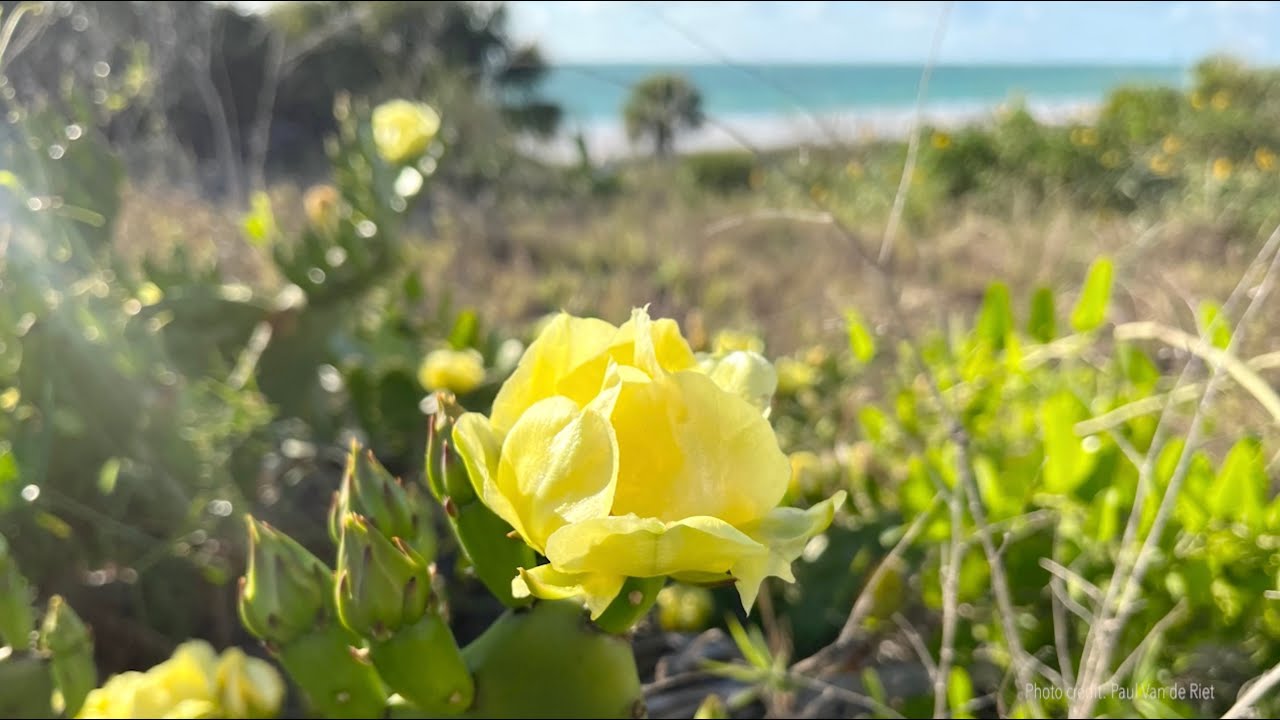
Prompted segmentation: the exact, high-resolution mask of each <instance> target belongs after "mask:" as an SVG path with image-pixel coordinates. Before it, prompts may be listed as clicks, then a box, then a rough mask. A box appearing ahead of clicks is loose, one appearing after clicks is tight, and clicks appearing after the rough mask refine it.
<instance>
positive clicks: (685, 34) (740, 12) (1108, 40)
mask: <svg viewBox="0 0 1280 720" xmlns="http://www.w3.org/2000/svg"><path fill="white" fill-rule="evenodd" d="M944 9H945V10H946V24H945V26H944V28H943V32H944V34H943V36H942V40H941V45H940V46H939V50H938V62H940V63H943V64H947V63H954V64H958V63H1070V62H1078V63H1115V64H1125V63H1134V64H1180V65H1181V64H1188V63H1191V62H1194V61H1196V60H1199V59H1201V58H1203V57H1205V56H1207V55H1209V54H1212V53H1215V52H1228V53H1230V54H1232V55H1235V56H1237V57H1240V58H1242V59H1245V60H1248V61H1251V62H1256V63H1273V64H1280V2H954V3H951V4H950V5H948V3H945V2H824V1H821V0H789V1H783V2H763V1H739V2H733V1H730V2H634V1H632V2H627V1H617V0H613V1H610V2H601V1H597V0H579V1H574V2H550V1H546V0H525V1H523V2H511V3H510V4H509V12H510V15H511V21H512V23H511V24H512V29H513V30H514V32H515V34H516V35H517V36H518V37H520V38H521V39H525V40H534V41H537V43H538V44H539V45H540V47H541V48H542V50H543V51H544V53H545V54H546V56H547V57H548V59H549V60H551V61H552V62H556V63H572V62H646V61H648V62H671V63H698V62H725V61H733V62H830V63H861V62H865V63H915V64H918V63H922V62H924V61H925V60H926V59H927V58H928V57H929V54H930V48H931V47H932V45H933V39H934V36H935V33H936V32H937V30H938V27H939V19H940V18H941V17H942V15H943V12H944Z"/></svg>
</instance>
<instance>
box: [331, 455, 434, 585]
mask: <svg viewBox="0 0 1280 720" xmlns="http://www.w3.org/2000/svg"><path fill="white" fill-rule="evenodd" d="M347 513H355V514H357V515H360V516H363V517H364V518H366V519H367V520H368V521H369V522H370V523H371V524H372V525H373V527H374V528H375V529H376V530H377V531H378V532H379V533H381V534H382V535H384V536H385V537H388V538H392V537H398V538H401V539H403V540H404V541H405V542H406V543H408V544H409V546H410V547H412V548H413V550H414V552H416V553H417V554H419V555H421V556H422V557H423V558H424V559H426V560H428V561H430V560H431V558H433V557H435V535H434V533H433V532H432V529H431V524H430V518H429V516H428V514H427V505H426V503H425V502H424V500H423V498H422V495H421V494H420V493H419V492H418V491H417V489H416V488H413V487H405V486H404V485H403V484H401V483H400V481H398V480H396V479H395V478H393V477H392V476H391V473H389V472H387V471H386V469H385V468H383V467H382V465H381V464H380V463H379V462H378V460H377V459H376V458H375V457H374V456H373V453H372V452H370V451H368V450H366V451H363V452H361V451H360V449H359V447H358V446H357V445H356V444H355V443H352V446H351V454H350V455H349V456H348V458H347V469H346V473H345V474H344V476H343V479H342V489H341V490H340V491H339V493H338V497H337V499H336V500H335V501H334V505H333V507H332V508H331V509H330V515H329V534H330V535H331V536H332V537H333V540H334V542H336V543H339V544H341V539H342V538H341V535H342V527H341V525H342V520H343V518H345V517H346V515H347Z"/></svg>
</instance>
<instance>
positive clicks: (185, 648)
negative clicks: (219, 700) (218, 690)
mask: <svg viewBox="0 0 1280 720" xmlns="http://www.w3.org/2000/svg"><path fill="white" fill-rule="evenodd" d="M217 667H218V656H217V653H215V652H214V650H213V647H212V646H211V645H209V643H207V642H205V641H203V640H189V641H187V642H185V643H183V644H181V645H179V646H178V649H176V650H174V651H173V656H172V657H170V658H169V659H168V660H165V661H164V662H162V663H160V664H159V665H156V666H155V667H153V668H151V669H150V670H148V671H147V673H146V674H147V680H148V683H147V684H148V685H149V686H150V688H149V689H151V690H152V691H153V698H154V699H155V701H156V702H157V703H158V704H160V705H167V706H168V707H172V706H173V705H176V704H177V703H179V702H181V701H183V700H200V701H204V702H210V703H211V702H214V700H215V695H214V682H213V675H214V672H215V670H216V669H217ZM160 712H162V713H163V711H160ZM147 714H150V713H147Z"/></svg>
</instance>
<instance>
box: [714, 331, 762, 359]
mask: <svg viewBox="0 0 1280 720" xmlns="http://www.w3.org/2000/svg"><path fill="white" fill-rule="evenodd" d="M737 350H749V351H751V352H757V353H762V352H764V340H761V339H760V338H759V337H757V336H755V335H752V334H751V333H745V332H738V331H737V330H721V331H720V332H718V333H716V337H715V339H714V340H712V341H711V352H712V354H714V355H724V354H726V353H731V352H734V351H737Z"/></svg>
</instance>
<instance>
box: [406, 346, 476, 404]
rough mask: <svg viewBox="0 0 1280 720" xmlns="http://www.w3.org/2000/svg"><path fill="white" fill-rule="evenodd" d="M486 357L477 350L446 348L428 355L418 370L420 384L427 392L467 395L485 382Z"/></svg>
mask: <svg viewBox="0 0 1280 720" xmlns="http://www.w3.org/2000/svg"><path fill="white" fill-rule="evenodd" d="M484 375H485V373H484V357H482V356H481V355H480V353H478V352H476V351H475V350H471V349H467V350H453V349H449V348H445V349H442V350H433V351H432V352H430V353H428V354H427V357H426V359H425V360H423V361H422V366H421V367H420V368H418V382H420V383H422V387H424V388H426V389H427V390H448V391H450V392H452V393H454V394H456V395H465V394H466V393H469V392H471V391H472V390H475V389H476V388H477V387H479V386H480V384H481V383H483V382H484Z"/></svg>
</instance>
